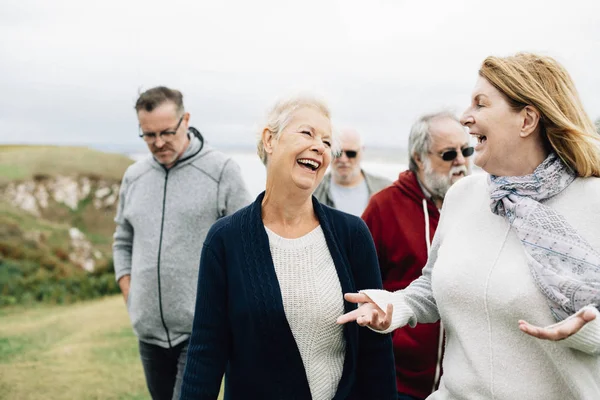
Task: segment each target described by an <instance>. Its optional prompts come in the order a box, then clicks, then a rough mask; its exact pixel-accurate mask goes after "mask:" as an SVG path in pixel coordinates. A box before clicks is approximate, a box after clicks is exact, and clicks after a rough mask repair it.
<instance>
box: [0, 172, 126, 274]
mask: <svg viewBox="0 0 600 400" xmlns="http://www.w3.org/2000/svg"><path fill="white" fill-rule="evenodd" d="M118 195H119V182H114V181H113V182H110V181H107V180H105V179H101V178H94V177H87V176H80V177H72V176H55V177H47V176H36V177H35V178H34V179H32V180H28V181H21V182H11V183H9V184H7V185H6V186H5V187H3V188H0V197H1V198H2V199H3V200H4V201H6V202H7V203H9V204H11V205H13V206H14V207H17V208H20V209H22V210H24V211H26V212H27V213H29V214H32V215H34V216H36V217H38V218H41V219H46V218H47V217H49V215H51V214H52V212H51V211H52V210H51V208H52V207H54V211H56V207H57V206H58V207H59V208H58V209H59V210H60V209H61V208H62V210H63V211H62V213H64V208H63V207H65V206H66V207H68V209H70V210H71V211H73V212H75V213H74V215H77V212H79V211H80V212H81V213H84V214H86V215H87V213H88V212H89V211H90V208H89V207H93V209H94V210H100V211H98V212H99V213H101V214H104V212H107V213H108V214H110V215H111V217H110V218H111V219H112V217H113V216H114V213H115V212H116V206H117V199H118ZM93 212H94V211H93V210H92V213H93ZM59 215H61V214H59ZM62 215H64V214H62ZM57 218H59V219H58V220H57ZM51 219H52V220H54V221H57V222H63V219H60V217H56V215H55V216H54V218H51ZM38 235H41V233H40V232H34V231H32V232H27V233H26V237H27V238H28V239H29V240H34V241H39V240H42V239H43V238H41V237H37V236H38ZM69 240H70V242H69V253H68V255H67V254H65V260H66V259H68V260H69V261H70V262H71V263H73V264H74V265H77V266H79V267H81V268H83V269H84V270H86V271H89V272H92V271H94V268H95V267H96V264H97V262H98V260H100V259H102V258H103V254H102V253H101V252H100V251H98V250H97V249H94V247H93V245H92V243H91V242H90V241H89V240H88V239H87V238H86V236H85V234H84V233H83V232H81V231H80V230H79V229H77V228H75V227H71V228H69Z"/></svg>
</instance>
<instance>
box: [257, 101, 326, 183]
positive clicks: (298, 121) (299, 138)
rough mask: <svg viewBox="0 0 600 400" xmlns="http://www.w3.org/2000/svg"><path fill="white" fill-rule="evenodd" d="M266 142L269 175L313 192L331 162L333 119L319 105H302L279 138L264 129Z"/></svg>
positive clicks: (264, 141)
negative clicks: (318, 108) (315, 106)
mask: <svg viewBox="0 0 600 400" xmlns="http://www.w3.org/2000/svg"><path fill="white" fill-rule="evenodd" d="M263 143H266V145H265V151H267V154H269V157H268V162H267V174H270V175H275V176H276V179H274V180H279V181H280V182H282V183H291V184H292V185H294V186H295V187H297V188H300V189H303V190H308V191H310V193H312V192H313V191H314V190H315V189H316V188H317V186H318V185H319V183H321V180H322V179H323V175H324V174H325V171H326V170H327V167H328V166H329V164H330V162H331V143H332V136H331V122H330V121H329V119H328V118H327V117H325V116H324V115H323V114H322V113H321V112H320V111H319V110H317V109H316V108H313V107H302V108H299V109H297V110H296V111H294V113H293V114H292V116H291V119H290V121H289V123H288V124H287V126H286V127H285V128H284V129H283V131H281V132H280V133H279V136H278V137H277V138H276V139H275V138H273V137H272V136H271V135H270V134H268V133H264V132H263ZM267 180H269V179H268V178H267Z"/></svg>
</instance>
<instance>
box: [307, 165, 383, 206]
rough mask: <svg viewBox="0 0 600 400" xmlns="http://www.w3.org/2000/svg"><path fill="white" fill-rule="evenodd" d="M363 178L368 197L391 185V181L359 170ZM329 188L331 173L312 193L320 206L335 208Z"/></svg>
mask: <svg viewBox="0 0 600 400" xmlns="http://www.w3.org/2000/svg"><path fill="white" fill-rule="evenodd" d="M361 172H362V174H363V176H364V177H365V182H366V184H367V189H368V190H369V197H370V196H373V195H374V194H375V193H377V192H379V191H380V190H381V189H383V188H386V187H388V186H390V185H391V184H392V181H390V180H389V179H386V178H382V177H379V176H377V175H372V174H369V173H368V172H365V171H364V170H361ZM330 187H331V172H329V173H328V174H326V175H325V176H324V177H323V180H322V181H321V184H320V185H319V186H317V189H316V190H315V192H314V193H313V196H315V197H316V198H317V200H319V202H321V203H322V204H325V205H326V206H329V207H333V208H335V203H334V202H333V199H332V198H331V193H330V192H329V188H330Z"/></svg>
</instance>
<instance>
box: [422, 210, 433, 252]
mask: <svg viewBox="0 0 600 400" xmlns="http://www.w3.org/2000/svg"><path fill="white" fill-rule="evenodd" d="M423 212H424V213H425V243H426V244H427V256H429V252H430V251H431V240H430V239H429V238H430V237H431V236H430V233H429V211H428V210H427V200H425V199H423Z"/></svg>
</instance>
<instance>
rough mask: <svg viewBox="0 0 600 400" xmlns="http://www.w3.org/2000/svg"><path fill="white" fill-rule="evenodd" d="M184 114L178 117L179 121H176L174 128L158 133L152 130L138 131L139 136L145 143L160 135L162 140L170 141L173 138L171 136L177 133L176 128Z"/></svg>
mask: <svg viewBox="0 0 600 400" xmlns="http://www.w3.org/2000/svg"><path fill="white" fill-rule="evenodd" d="M184 115H185V114H184ZM184 115H182V116H181V118H179V122H178V123H177V126H176V127H175V129H174V130H172V131H162V132H160V133H159V134H156V133H154V132H142V133H140V137H141V138H142V139H144V142H146V143H154V142H156V137H157V136H158V137H160V138H161V139H162V140H163V142H170V141H171V140H173V138H174V137H175V135H176V134H177V130H178V129H179V126H180V125H181V121H183V117H184ZM141 129H142V128H141V127H140V131H141Z"/></svg>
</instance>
